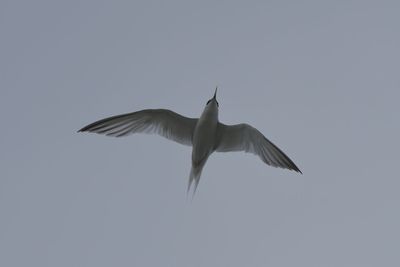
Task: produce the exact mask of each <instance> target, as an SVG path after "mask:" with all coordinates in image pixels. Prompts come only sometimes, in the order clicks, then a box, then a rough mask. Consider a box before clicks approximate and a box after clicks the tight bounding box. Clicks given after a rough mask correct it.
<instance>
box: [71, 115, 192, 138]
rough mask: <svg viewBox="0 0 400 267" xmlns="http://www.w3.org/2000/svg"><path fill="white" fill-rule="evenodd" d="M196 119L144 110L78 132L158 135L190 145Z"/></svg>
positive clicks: (116, 134) (90, 125)
mask: <svg viewBox="0 0 400 267" xmlns="http://www.w3.org/2000/svg"><path fill="white" fill-rule="evenodd" d="M196 123H197V119H194V118H187V117H184V116H182V115H179V114H178V113H175V112H173V111H171V110H167V109H145V110H141V111H137V112H132V113H126V114H122V115H117V116H112V117H109V118H105V119H102V120H98V121H96V122H93V123H91V124H89V125H87V126H85V127H83V128H82V129H80V130H79V132H93V133H98V134H105V135H108V136H116V137H121V136H127V135H130V134H133V133H149V134H158V135H161V136H163V137H165V138H167V139H170V140H172V141H175V142H177V143H180V144H183V145H188V146H191V145H192V138H193V131H194V129H195V127H196Z"/></svg>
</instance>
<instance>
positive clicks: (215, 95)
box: [213, 86, 218, 100]
mask: <svg viewBox="0 0 400 267" xmlns="http://www.w3.org/2000/svg"><path fill="white" fill-rule="evenodd" d="M217 90H218V86H217V87H215V93H214V97H213V99H215V100H217Z"/></svg>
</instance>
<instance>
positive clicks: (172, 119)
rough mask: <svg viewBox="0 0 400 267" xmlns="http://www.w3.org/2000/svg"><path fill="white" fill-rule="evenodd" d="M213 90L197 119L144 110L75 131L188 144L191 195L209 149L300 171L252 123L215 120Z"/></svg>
mask: <svg viewBox="0 0 400 267" xmlns="http://www.w3.org/2000/svg"><path fill="white" fill-rule="evenodd" d="M217 90H218V87H216V88H215V92H214V96H213V97H212V98H211V99H210V100H208V101H207V104H206V106H205V107H204V110H203V112H202V114H201V115H200V117H199V118H188V117H185V116H182V115H180V114H178V113H176V112H174V111H172V110H168V109H144V110H140V111H135V112H131V113H125V114H121V115H116V116H112V117H108V118H105V119H101V120H98V121H95V122H93V123H91V124H89V125H87V126H85V127H83V128H82V129H80V130H79V131H78V132H92V133H97V134H103V135H107V136H115V137H121V136H127V135H131V134H134V133H148V134H158V135H160V136H163V137H165V138H167V139H169V140H172V141H175V142H177V143H179V144H183V145H187V146H191V147H192V166H191V170H190V174H189V182H188V186H187V193H188V192H189V190H190V188H191V185H192V183H193V182H194V189H193V196H194V194H195V193H196V190H197V187H198V185H199V181H200V176H201V173H202V170H203V167H204V165H205V164H206V162H207V160H208V158H209V156H210V155H211V154H212V153H213V152H233V151H244V152H248V153H252V154H255V155H257V156H258V157H259V158H260V159H261V160H262V161H263V162H264V163H266V164H267V165H270V166H273V167H279V168H284V169H288V170H293V171H295V172H298V173H301V174H302V172H301V170H300V169H299V168H298V167H297V166H296V164H295V163H294V162H293V161H292V160H291V159H290V158H289V157H288V156H286V154H285V153H284V152H283V151H282V150H281V149H279V148H278V147H277V146H276V145H275V144H274V143H272V142H271V141H270V140H268V139H267V138H266V137H265V136H264V135H263V134H262V133H261V132H260V131H259V130H257V129H256V128H254V127H253V126H251V125H249V124H246V123H240V124H235V125H226V124H223V123H222V122H219V120H218V111H219V103H218V101H217Z"/></svg>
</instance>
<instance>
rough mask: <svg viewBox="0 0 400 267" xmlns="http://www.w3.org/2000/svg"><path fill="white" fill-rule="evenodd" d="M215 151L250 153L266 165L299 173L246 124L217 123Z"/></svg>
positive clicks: (276, 148) (295, 167)
mask: <svg viewBox="0 0 400 267" xmlns="http://www.w3.org/2000/svg"><path fill="white" fill-rule="evenodd" d="M216 151H218V152H229V151H245V152H250V153H253V154H255V155H258V156H259V157H260V158H261V160H262V161H264V162H265V163H266V164H268V165H271V166H274V167H280V168H285V169H289V170H294V171H296V172H300V173H301V171H300V169H299V168H297V166H296V165H295V164H294V163H293V161H292V160H291V159H290V158H289V157H288V156H286V155H285V153H283V152H282V150H280V149H279V148H278V147H277V146H276V145H274V144H273V143H272V142H271V141H269V140H268V139H267V138H265V136H264V135H263V134H262V133H260V132H259V131H258V130H257V129H256V128H254V127H252V126H250V125H248V124H244V123H243V124H237V125H225V124H222V123H218V128H217V147H216Z"/></svg>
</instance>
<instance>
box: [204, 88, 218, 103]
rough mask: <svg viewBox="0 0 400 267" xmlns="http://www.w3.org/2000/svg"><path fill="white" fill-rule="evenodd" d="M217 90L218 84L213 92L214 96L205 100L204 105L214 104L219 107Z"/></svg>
mask: <svg viewBox="0 0 400 267" xmlns="http://www.w3.org/2000/svg"><path fill="white" fill-rule="evenodd" d="M217 90H218V86H217V87H215V92H214V96H213V98H211V99H210V100H208V101H207V104H206V106H207V107H208V106H215V107H217V108H218V107H219V104H218V101H217Z"/></svg>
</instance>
